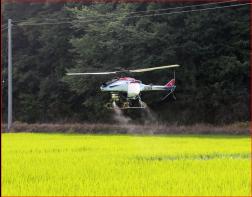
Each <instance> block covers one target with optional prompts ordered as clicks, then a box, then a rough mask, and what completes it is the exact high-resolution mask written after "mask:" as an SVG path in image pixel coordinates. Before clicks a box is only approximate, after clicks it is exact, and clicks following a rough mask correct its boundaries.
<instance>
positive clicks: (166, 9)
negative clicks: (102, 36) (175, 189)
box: [79, 0, 237, 18]
mask: <svg viewBox="0 0 252 197" xmlns="http://www.w3.org/2000/svg"><path fill="white" fill-rule="evenodd" d="M232 2H237V0H231V1H222V2H215V3H204V4H197V5H188V6H179V7H173V8H163V9H155V10H146V11H137V12H129V13H127V14H129V15H130V14H138V13H149V12H157V11H168V10H176V9H184V8H191V7H199V6H207V5H217V4H224V3H232ZM114 15H120V14H116V13H112V14H110V15H106V14H102V15H98V17H103V16H114ZM93 17H96V16H93ZM79 18H85V17H79Z"/></svg>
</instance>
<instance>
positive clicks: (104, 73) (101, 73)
mask: <svg viewBox="0 0 252 197" xmlns="http://www.w3.org/2000/svg"><path fill="white" fill-rule="evenodd" d="M116 73H117V72H99V73H67V75H110V74H116Z"/></svg>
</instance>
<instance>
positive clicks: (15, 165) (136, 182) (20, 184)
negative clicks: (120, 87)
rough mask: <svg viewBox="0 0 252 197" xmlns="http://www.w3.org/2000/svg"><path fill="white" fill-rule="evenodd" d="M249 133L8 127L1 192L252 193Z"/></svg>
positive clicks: (39, 193) (16, 193)
mask: <svg viewBox="0 0 252 197" xmlns="http://www.w3.org/2000/svg"><path fill="white" fill-rule="evenodd" d="M250 147H251V144H250V138H249V136H213V135H167V136H161V135H159V136H158V135H157V136H151V135H149V136H148V135H147V136H140V135H81V134H32V133H18V134H15V133H11V134H2V196H22V195H23V196H39V195H43V196H63V195H64V196H88V195H89V196H90V195H92V196H101V195H103V196H123V195H125V196H133V195H134V196H150V195H152V196H153V195H154V196H161V195H162V196H163V195H165V196H189V195H194V196H205V195H207V196H250V195H251V154H250V152H251V150H250Z"/></svg>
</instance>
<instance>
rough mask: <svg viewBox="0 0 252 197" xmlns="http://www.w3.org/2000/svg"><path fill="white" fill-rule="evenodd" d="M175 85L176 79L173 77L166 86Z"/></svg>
mask: <svg viewBox="0 0 252 197" xmlns="http://www.w3.org/2000/svg"><path fill="white" fill-rule="evenodd" d="M174 85H175V79H172V80H171V81H169V82H168V83H167V84H165V86H166V87H173V86H174Z"/></svg>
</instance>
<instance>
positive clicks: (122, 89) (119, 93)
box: [67, 64, 180, 109]
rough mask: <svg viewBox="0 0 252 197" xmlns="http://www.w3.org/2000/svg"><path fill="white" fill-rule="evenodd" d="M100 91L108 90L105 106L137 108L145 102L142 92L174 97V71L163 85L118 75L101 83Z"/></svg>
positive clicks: (122, 72) (137, 71) (128, 71)
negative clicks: (161, 93) (161, 92)
mask: <svg viewBox="0 0 252 197" xmlns="http://www.w3.org/2000/svg"><path fill="white" fill-rule="evenodd" d="M179 66H180V65H178V64H175V65H167V66H159V67H152V68H143V69H136V70H120V71H112V72H87V73H67V75H72V76H74V75H110V74H119V75H120V74H124V75H125V74H130V73H142V72H149V71H153V70H161V69H169V68H175V67H179ZM100 89H101V91H103V92H109V93H110V95H111V99H110V102H108V103H107V104H105V107H106V108H108V109H113V108H115V106H116V107H119V108H120V109H137V108H140V109H141V108H145V107H146V104H145V103H144V102H143V101H142V99H141V93H142V92H151V91H165V92H167V95H166V96H164V97H163V98H162V100H164V99H166V98H167V97H168V96H169V95H170V94H172V95H173V97H174V99H176V97H175V95H174V94H173V93H174V91H175V89H176V85H175V71H174V76H173V79H171V80H170V81H169V82H168V83H166V84H165V85H152V84H149V85H146V84H143V83H142V82H141V81H140V80H137V79H135V78H132V77H118V78H114V79H112V80H111V81H108V82H106V83H103V84H102V85H101V87H100Z"/></svg>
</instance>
